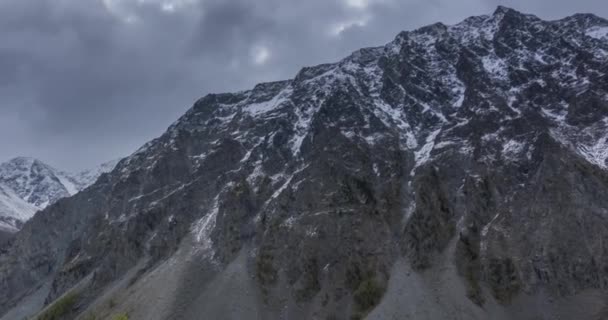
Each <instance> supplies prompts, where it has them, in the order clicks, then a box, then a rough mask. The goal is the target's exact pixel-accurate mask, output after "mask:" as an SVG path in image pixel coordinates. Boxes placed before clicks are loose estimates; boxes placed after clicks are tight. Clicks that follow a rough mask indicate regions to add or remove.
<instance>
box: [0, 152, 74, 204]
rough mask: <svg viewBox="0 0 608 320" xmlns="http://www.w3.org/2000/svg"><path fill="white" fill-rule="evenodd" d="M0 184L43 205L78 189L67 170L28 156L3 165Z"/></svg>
mask: <svg viewBox="0 0 608 320" xmlns="http://www.w3.org/2000/svg"><path fill="white" fill-rule="evenodd" d="M0 184H4V185H5V186H7V187H9V188H11V189H12V190H13V191H14V192H15V193H16V194H17V195H18V196H19V197H20V198H21V199H23V200H25V201H26V202H28V203H30V204H32V205H34V206H36V207H38V208H40V209H42V208H45V207H46V206H48V205H49V204H51V203H54V202H55V201H57V200H59V199H61V198H64V197H67V196H70V195H72V193H71V192H75V191H76V190H75V189H74V186H73V183H72V182H71V179H70V178H69V177H67V176H66V175H65V174H62V173H61V172H60V171H58V170H57V169H55V168H53V167H51V166H49V165H47V164H45V163H43V162H42V161H40V160H37V159H33V158H26V157H19V158H14V159H12V160H10V161H8V162H6V163H3V164H1V165H0Z"/></svg>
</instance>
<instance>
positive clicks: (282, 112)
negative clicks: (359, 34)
mask: <svg viewBox="0 0 608 320" xmlns="http://www.w3.org/2000/svg"><path fill="white" fill-rule="evenodd" d="M607 32H608V21H606V20H604V19H601V18H598V17H596V16H593V15H575V16H572V17H568V18H565V19H562V20H559V21H543V20H540V19H539V18H537V17H534V16H531V15H525V14H522V13H519V12H516V11H514V10H511V9H508V8H503V7H500V8H498V9H497V11H496V12H495V13H494V14H493V15H491V16H480V17H472V18H469V19H467V20H465V21H463V22H462V23H460V24H457V25H454V26H445V25H443V24H440V23H439V24H435V25H431V26H427V27H424V28H422V29H419V30H416V31H411V32H403V33H401V34H399V35H398V36H397V37H396V39H395V40H394V41H393V42H391V43H389V44H387V45H386V46H383V47H378V48H367V49H362V50H359V51H357V52H355V53H353V54H352V55H351V56H349V57H347V58H345V59H344V60H342V61H340V62H338V63H334V64H325V65H319V66H315V67H310V68H305V69H303V70H301V71H300V72H299V73H298V74H297V75H296V77H295V78H294V79H292V80H287V81H281V82H274V83H265V84H260V85H257V86H256V87H255V88H254V89H252V90H250V91H244V92H238V93H232V94H214V95H208V96H206V97H204V98H202V99H200V100H199V101H197V102H196V104H195V105H194V106H193V107H192V109H191V110H190V111H188V112H187V114H186V115H184V116H183V117H182V118H181V119H179V120H178V121H177V122H176V123H175V124H174V125H172V126H171V127H170V128H169V129H168V131H167V132H166V133H165V134H163V135H162V136H161V137H159V138H158V139H156V140H154V141H151V142H149V143H148V144H146V145H145V146H143V147H142V148H141V149H140V150H138V151H137V152H135V153H134V154H133V155H131V156H130V157H128V158H126V159H124V160H122V161H121V162H120V163H119V164H118V165H117V167H116V169H114V170H113V171H112V172H111V173H110V174H107V175H103V176H102V177H101V178H100V179H99V180H98V181H97V183H96V184H94V185H93V186H92V187H91V188H89V189H87V190H85V191H83V192H81V193H78V194H77V195H76V196H74V197H72V198H69V199H65V200H60V201H58V202H57V203H56V204H55V205H53V206H51V207H49V208H47V209H46V210H44V211H43V212H42V213H40V214H38V215H36V217H35V218H34V219H32V220H31V221H30V222H28V223H27V224H26V225H25V226H24V228H23V230H22V231H21V232H20V233H19V234H18V235H17V237H16V239H15V240H14V241H11V243H10V244H9V245H8V246H5V247H4V249H2V250H3V251H2V254H1V255H0V314H5V318H6V319H9V318H7V317H9V316H12V317H14V316H15V315H20V316H23V315H30V314H34V313H36V312H37V311H38V310H39V309H40V308H42V307H43V305H45V304H46V305H49V307H48V308H47V309H46V312H48V311H49V309H51V310H52V309H53V307H54V306H56V305H57V303H66V300H67V298H70V300H69V302H70V304H69V307H68V308H65V309H66V310H64V311H63V312H64V313H63V315H62V316H63V319H71V318H76V317H78V316H79V317H81V318H82V319H89V318H87V317H93V316H95V317H98V318H104V317H110V316H112V315H113V314H119V313H129V315H130V317H131V318H133V319H193V318H196V317H199V316H200V315H201V314H203V312H204V314H206V315H209V317H210V318H214V319H222V318H232V319H244V318H248V319H254V318H255V319H258V318H259V319H274V318H276V319H359V318H365V317H367V318H369V319H391V318H400V319H401V318H407V317H412V318H415V319H439V318H441V319H487V318H494V319H512V318H521V319H554V318H556V317H562V318H571V317H579V318H580V317H582V318H588V319H594V318H601V317H602V316H606V314H607V310H608V309H607V308H608V306H607V304H606V301H608V300H607V299H606V298H607V297H608V295H607V294H606V290H607V289H608V252H607V251H606V249H605V247H604V246H603V243H605V242H606V241H607V240H608V239H607V238H608V224H607V223H606V219H608V198H607V197H605V194H607V193H608V172H607V171H606V169H607V166H608V163H607V158H608V153H607V152H606V150H608V149H607V148H606V147H607V146H608V145H607V139H608V130H607V128H606V127H607V125H608V76H606V72H607V71H608V63H607V61H608V37H607V36H606V34H607ZM66 226H69V227H66ZM62 295H63V297H62ZM577 308H578V309H577ZM23 310H25V311H23Z"/></svg>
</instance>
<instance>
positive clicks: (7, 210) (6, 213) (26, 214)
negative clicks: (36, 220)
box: [0, 184, 39, 232]
mask: <svg viewBox="0 0 608 320" xmlns="http://www.w3.org/2000/svg"><path fill="white" fill-rule="evenodd" d="M38 210H39V208H38V207H36V206H34V205H32V204H30V203H28V202H26V201H25V200H23V199H21V197H19V195H17V194H16V193H15V192H14V191H13V190H12V189H10V188H8V187H6V186H4V185H2V184H0V231H5V232H15V231H18V230H19V228H20V227H21V224H22V223H23V222H25V221H27V220H28V219H30V218H31V217H32V216H33V215H34V213H36V211H38Z"/></svg>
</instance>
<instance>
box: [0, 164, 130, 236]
mask: <svg viewBox="0 0 608 320" xmlns="http://www.w3.org/2000/svg"><path fill="white" fill-rule="evenodd" d="M117 162H118V161H110V162H107V163H104V164H102V165H100V166H99V167H97V168H94V169H90V170H86V171H82V172H79V173H76V174H72V173H68V172H64V171H60V170H57V169H55V168H53V167H51V166H49V165H47V164H45V163H44V162H42V161H40V160H37V159H34V158H28V157H18V158H14V159H12V160H10V161H7V162H5V163H2V164H0V228H2V229H3V230H5V231H6V230H8V231H10V230H15V231H16V230H18V229H19V227H20V225H21V224H22V223H24V222H25V221H27V220H29V219H30V218H31V217H32V216H33V215H34V213H35V212H36V211H38V210H42V209H44V208H46V207H47V206H49V205H51V204H53V203H55V202H56V201H58V200H59V199H61V198H65V197H69V196H73V195H75V194H76V193H78V192H80V191H81V190H83V189H85V188H87V187H88V186H90V185H91V184H93V183H94V182H95V181H96V180H97V178H99V176H100V175H101V174H103V173H106V172H109V171H111V170H112V169H114V167H115V166H116V164H117Z"/></svg>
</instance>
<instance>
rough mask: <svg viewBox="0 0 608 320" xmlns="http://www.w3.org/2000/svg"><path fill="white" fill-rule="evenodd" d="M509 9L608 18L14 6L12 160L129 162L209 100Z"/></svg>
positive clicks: (345, 7) (466, 3)
mask: <svg viewBox="0 0 608 320" xmlns="http://www.w3.org/2000/svg"><path fill="white" fill-rule="evenodd" d="M499 4H500V5H505V6H510V7H514V8H516V9H518V10H521V11H525V12H530V13H534V14H537V15H539V16H541V17H543V18H548V19H553V18H560V17H563V16H567V15H571V14H573V13H576V12H590V13H595V14H597V15H600V16H604V17H607V16H608V3H606V2H605V1H599V0H579V1H575V2H574V1H556V0H538V1H533V2H532V1H517V0H513V1H497V0H493V1H489V0H460V1H453V0H431V1H429V0H424V1H423V0H418V1H410V0H403V1H398V0H308V1H295V0H294V1H287V0H256V1H251V0H147V1H146V0H103V1H102V0H61V1H57V0H3V1H0V161H3V160H7V159H9V158H11V157H13V156H18V155H26V156H34V157H38V158H40V159H42V160H44V161H48V162H49V163H51V164H53V165H55V166H58V167H60V168H65V169H80V168H85V167H89V166H93V165H95V164H97V163H100V162H103V161H106V160H110V159H114V158H118V157H121V156H125V155H128V154H129V153H130V152H132V151H134V150H135V149H136V148H137V147H138V146H139V145H141V144H143V143H144V142H145V141H146V140H149V139H151V138H153V137H155V136H158V135H160V134H161V133H162V132H163V131H164V129H165V128H166V127H167V126H168V125H169V124H170V123H172V122H173V121H175V120H176V119H177V118H178V117H179V116H180V115H181V114H182V113H183V112H184V111H185V110H187V108H189V107H190V105H191V104H192V102H193V101H194V100H196V99H197V98H198V97H200V96H202V95H204V94H206V93H210V92H225V91H233V90H240V89H246V88H249V87H252V86H253V85H254V84H255V83H257V82H261V81H271V80H279V79H287V78H291V77H292V76H293V75H294V74H295V73H296V72H297V70H298V69H299V68H301V67H303V66H306V65H314V64H318V63H324V62H331V61H336V60H338V59H339V58H341V57H343V56H345V55H347V54H348V53H349V52H351V51H353V50H355V49H358V48H360V47H366V46H374V45H381V44H383V43H386V42H388V41H390V40H391V39H392V38H393V37H394V36H395V35H396V34H397V33H398V32H399V31H401V30H410V29H415V28H417V27H421V26H423V25H426V24H430V23H433V22H436V21H443V22H445V23H448V24H449V23H456V22H458V21H460V20H462V19H464V18H466V17H467V16H471V15H478V14H486V13H491V12H492V11H493V10H494V8H495V7H496V6H497V5H499Z"/></svg>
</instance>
